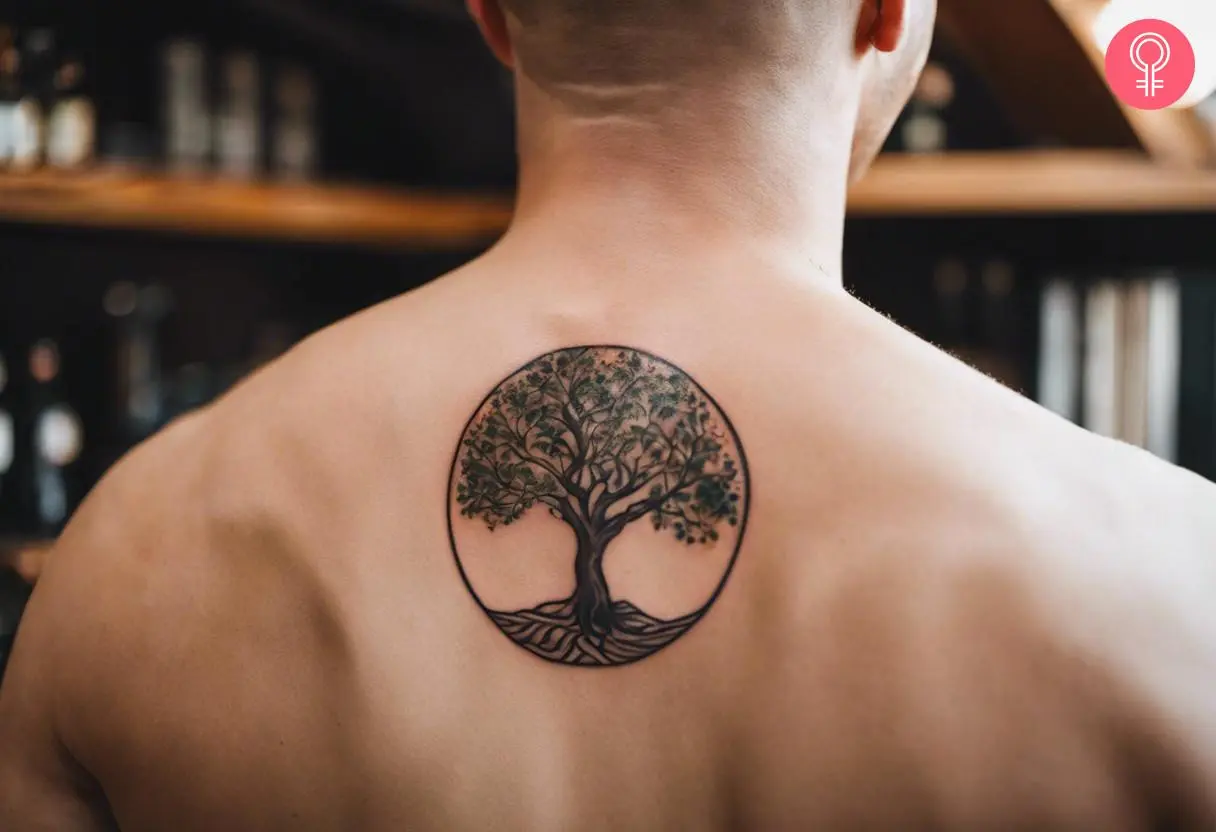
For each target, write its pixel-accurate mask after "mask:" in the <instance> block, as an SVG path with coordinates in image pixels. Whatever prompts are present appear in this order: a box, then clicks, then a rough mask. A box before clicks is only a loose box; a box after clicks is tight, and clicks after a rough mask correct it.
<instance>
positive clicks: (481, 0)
mask: <svg viewBox="0 0 1216 832" xmlns="http://www.w3.org/2000/svg"><path fill="white" fill-rule="evenodd" d="M886 2H890V0H886ZM468 4H469V14H471V15H473V19H474V20H476V21H477V26H478V27H479V28H480V29H481V36H482V37H483V38H485V40H486V43H487V44H489V46H490V51H491V52H493V53H494V56H495V57H496V58H498V60H500V61H502V62H503V64H505V65H506V67H507V69H514V68H515V51H514V50H513V49H512V48H511V34H510V32H509V31H508V29H507V15H506V12H504V11H503V10H502V5H501V4H500V3H499V0H468Z"/></svg>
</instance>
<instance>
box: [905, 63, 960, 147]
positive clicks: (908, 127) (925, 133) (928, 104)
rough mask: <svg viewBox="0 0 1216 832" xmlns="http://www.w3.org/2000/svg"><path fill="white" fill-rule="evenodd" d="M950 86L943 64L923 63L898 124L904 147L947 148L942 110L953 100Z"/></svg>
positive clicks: (945, 125)
mask: <svg viewBox="0 0 1216 832" xmlns="http://www.w3.org/2000/svg"><path fill="white" fill-rule="evenodd" d="M954 86H955V85H954V77H953V76H952V75H951V74H950V70H948V69H946V67H945V66H943V65H941V64H939V63H935V62H930V63H928V64H927V65H926V66H925V70H924V72H923V73H921V77H920V80H919V81H918V82H917V85H916V92H915V93H914V94H913V96H912V100H911V102H909V105H908V111H907V113H906V114H905V118H904V120H903V123H902V125H901V128H900V138H901V140H902V144H903V149H904V150H905V151H907V152H909V153H942V152H944V151H945V150H947V149H948V148H949V144H950V142H949V131H948V129H947V124H946V118H945V110H946V108H947V107H949V106H950V104H951V103H952V102H953V101H954Z"/></svg>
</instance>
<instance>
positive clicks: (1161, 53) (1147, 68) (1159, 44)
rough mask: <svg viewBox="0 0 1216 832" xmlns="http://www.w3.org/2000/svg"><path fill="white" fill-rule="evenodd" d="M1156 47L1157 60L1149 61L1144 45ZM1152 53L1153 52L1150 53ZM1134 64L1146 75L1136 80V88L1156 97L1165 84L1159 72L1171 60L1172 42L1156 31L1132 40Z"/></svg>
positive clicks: (1150, 96) (1151, 96)
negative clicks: (1158, 74) (1146, 57)
mask: <svg viewBox="0 0 1216 832" xmlns="http://www.w3.org/2000/svg"><path fill="white" fill-rule="evenodd" d="M1149 45H1152V46H1154V47H1156V50H1157V56H1156V60H1154V61H1152V62H1149V61H1146V60H1145V59H1144V55H1143V52H1144V47H1146V46H1149ZM1150 54H1151V53H1150ZM1131 59H1132V66H1134V67H1135V68H1136V69H1138V70H1140V71H1141V72H1143V73H1144V77H1143V78H1141V79H1140V80H1139V81H1137V82H1136V88H1137V89H1139V90H1141V91H1142V92H1143V93H1144V94H1145V95H1146V96H1148V97H1149V98H1156V97H1157V91H1158V90H1160V89H1161V88H1162V87H1164V86H1165V81H1163V80H1161V79H1160V78H1158V77H1157V73H1159V72H1160V71H1161V70H1163V69H1165V68H1166V67H1167V66H1168V65H1169V62H1170V44H1169V41H1167V40H1166V39H1165V38H1164V37H1162V36H1161V35H1159V34H1157V33H1156V32H1145V33H1144V34H1142V35H1140V36H1139V37H1138V38H1136V39H1135V40H1133V41H1132V47H1131Z"/></svg>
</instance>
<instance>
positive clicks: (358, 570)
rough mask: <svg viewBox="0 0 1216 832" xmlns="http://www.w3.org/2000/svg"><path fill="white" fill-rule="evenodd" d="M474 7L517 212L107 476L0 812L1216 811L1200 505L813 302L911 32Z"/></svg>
mask: <svg viewBox="0 0 1216 832" xmlns="http://www.w3.org/2000/svg"><path fill="white" fill-rule="evenodd" d="M470 6H471V7H472V8H473V10H474V13H475V14H476V16H477V17H478V20H479V22H480V23H481V25H482V27H483V29H484V30H485V32H486V35H487V39H488V40H489V42H490V44H491V46H492V47H493V48H494V50H495V52H496V53H497V54H498V55H499V56H500V57H501V58H503V60H504V61H506V62H507V63H508V64H511V63H513V62H514V61H515V57H516V52H517V51H518V53H519V55H520V56H521V61H520V63H521V68H520V69H518V71H517V73H516V79H517V85H516V89H517V94H518V100H519V109H520V114H521V117H520V126H521V138H520V148H521V156H522V157H523V165H522V172H521V185H520V198H519V209H518V211H517V216H516V221H515V223H514V224H513V227H512V229H511V231H510V232H509V233H508V234H507V236H506V238H505V239H504V240H503V241H502V242H501V243H500V244H499V245H498V246H496V247H495V248H494V249H493V250H492V251H490V252H489V253H488V254H487V255H486V256H484V257H483V258H481V259H479V260H478V261H476V262H474V263H472V264H470V265H469V266H467V267H465V268H464V269H461V270H460V271H458V272H456V273H454V274H452V275H448V276H446V277H444V278H441V279H440V280H439V281H437V282H435V283H433V284H431V285H429V286H427V287H426V288H424V289H422V290H419V291H417V292H414V293H412V294H410V295H408V296H406V297H403V298H400V299H398V300H395V301H392V302H390V303H388V304H385V305H382V306H380V307H377V308H375V309H373V310H370V311H368V312H365V313H363V314H361V315H359V316H358V317H356V318H353V319H351V320H349V321H347V322H345V323H342V324H340V325H338V326H336V327H333V328H331V329H329V330H327V331H325V332H323V333H321V334H319V335H318V336H315V337H314V338H312V339H310V340H309V341H307V342H306V343H304V344H303V345H301V346H300V347H298V348H297V349H296V350H294V351H292V352H291V353H290V354H289V355H288V356H286V357H285V358H283V359H282V360H280V361H278V362H277V363H275V364H274V365H272V366H271V367H269V368H268V369H266V370H265V371H263V372H261V373H259V374H258V375H257V376H255V377H254V378H252V379H251V380H249V381H248V382H247V383H245V384H243V385H242V386H240V387H239V388H238V389H237V390H235V391H233V392H232V393H231V394H230V395H228V396H227V397H226V398H224V399H223V400H222V401H221V402H219V403H218V404H217V405H215V406H214V407H211V408H209V409H207V410H206V411H204V412H202V413H199V414H197V415H195V416H191V417H189V418H187V419H183V420H182V421H180V422H178V423H177V424H175V425H173V426H172V427H171V428H169V429H168V430H167V431H166V432H165V433H164V434H163V435H161V436H159V437H157V438H156V439H154V440H153V441H151V442H149V443H147V444H146V445H144V446H142V447H140V448H139V449H137V450H136V451H135V452H133V453H132V454H131V456H130V457H129V458H128V459H126V460H124V461H123V462H122V463H121V464H120V465H119V466H117V467H116V469H115V470H114V471H112V472H111V473H110V474H109V475H108V476H107V477H106V479H105V480H104V482H103V483H102V484H101V485H100V486H99V487H98V488H97V489H96V491H95V493H94V494H93V495H92V496H91V497H90V498H89V500H88V501H87V503H86V505H85V506H84V507H83V508H82V509H81V511H80V512H79V513H78V515H77V516H76V517H75V518H74V519H73V521H72V523H71V525H70V527H69V529H68V530H67V532H66V533H65V534H64V536H63V538H62V540H61V541H59V543H58V545H57V546H56V549H55V551H54V552H53V553H52V555H51V556H50V558H49V559H48V563H47V566H46V569H45V572H44V574H43V576H42V578H41V580H40V582H39V586H38V589H37V591H36V592H35V597H34V599H33V601H32V603H31V605H30V607H29V610H28V614H27V617H26V621H25V623H24V624H23V628H22V632H21V634H20V636H19V638H18V641H17V645H16V650H15V653H14V655H13V658H12V663H11V665H10V668H9V677H8V678H7V679H6V681H5V685H4V689H3V692H2V693H0V749H2V750H0V829H4V830H9V829H14V830H21V832H25V831H26V830H33V831H34V832H39V830H53V832H76V830H80V832H91V830H96V829H106V828H111V827H112V826H113V825H114V824H115V823H116V824H117V826H118V828H121V829H122V830H124V832H141V831H143V830H147V831H148V832H154V831H156V830H165V829H172V830H182V832H192V830H198V831H199V832H211V830H226V831H227V830H231V832H247V831H248V830H289V829H290V830H298V829H303V830H353V829H358V830H368V832H378V831H379V830H386V831H387V830H399V829H411V830H427V829H435V830H463V829H484V828H495V829H521V830H523V829H527V830H566V829H572V828H584V829H645V830H650V829H698V830H716V829H721V830H727V829H791V828H824V829H872V828H890V829H908V828H938V829H958V830H971V829H991V828H1012V829H1060V830H1065V829H1068V830H1071V829H1079V830H1090V829H1128V830H1135V829H1150V828H1193V829H1203V828H1212V827H1213V826H1216V709H1213V708H1212V707H1211V705H1210V702H1209V699H1210V691H1211V690H1212V689H1213V685H1214V684H1216V603H1214V600H1216V566H1214V565H1213V561H1212V558H1213V556H1214V555H1216V511H1214V510H1213V509H1214V508H1216V489H1214V488H1213V487H1212V486H1210V485H1208V484H1205V483H1203V482H1201V481H1200V480H1199V479H1198V478H1196V477H1193V476H1191V475H1188V474H1185V473H1183V472H1181V471H1178V470H1176V469H1174V468H1172V467H1170V466H1168V465H1165V464H1164V463H1161V462H1159V461H1156V460H1154V459H1152V458H1150V457H1148V456H1147V455H1145V454H1143V453H1140V452H1137V451H1134V450H1132V449H1130V448H1128V447H1124V446H1121V445H1118V444H1115V443H1112V442H1108V441H1105V440H1101V439H1098V438H1096V437H1094V436H1091V435H1089V434H1087V433H1084V432H1083V431H1081V430H1079V429H1077V428H1076V427H1073V426H1071V425H1068V424H1066V423H1064V422H1063V421H1061V420H1059V419H1057V418H1055V417H1053V416H1051V415H1049V414H1047V413H1045V412H1044V411H1042V410H1041V409H1039V408H1038V407H1036V406H1034V405H1033V404H1031V403H1029V402H1028V401H1026V400H1024V399H1022V398H1020V397H1018V396H1017V395H1015V394H1013V393H1012V392H1009V391H1007V390H1005V389H1003V388H1001V387H1000V386H999V385H997V384H996V383H995V382H992V381H990V380H989V379H986V378H984V377H983V376H981V375H979V374H978V373H976V372H974V371H972V370H970V369H968V368H966V367H964V366H962V365H961V364H959V363H957V362H955V361H954V360H953V359H950V358H948V357H947V356H945V355H944V354H942V353H941V352H939V351H937V350H936V349H934V348H933V347H931V346H929V345H927V344H925V343H923V342H921V341H919V340H918V339H916V338H914V337H913V336H911V335H910V334H908V333H906V332H904V331H903V330H901V329H899V328H898V327H897V326H895V325H894V324H892V323H891V322H889V321H887V320H886V319H885V318H883V317H882V316H880V315H878V314H876V313H874V312H873V311H871V310H869V309H867V308H865V307H864V306H863V305H861V304H860V303H858V302H857V301H855V300H853V299H852V298H850V297H849V296H848V295H847V294H846V293H845V292H844V291H843V290H842V289H841V288H840V285H841V280H840V266H839V260H840V239H841V229H842V227H843V223H844V190H845V183H846V181H847V179H848V174H849V172H850V171H852V172H854V173H856V172H858V171H860V170H863V169H864V168H865V166H866V164H868V161H869V158H870V157H872V155H873V153H874V152H876V151H877V148H878V147H880V146H881V143H882V137H883V136H884V135H885V132H886V131H887V130H888V129H889V127H890V124H891V123H892V121H893V120H894V117H895V114H896V113H897V112H898V110H899V108H900V107H901V106H902V103H903V101H906V98H907V94H908V92H909V91H910V89H911V84H912V80H913V79H914V78H915V75H916V72H917V71H918V70H919V68H920V66H921V65H923V62H924V56H925V54H926V52H927V48H928V39H929V35H930V33H931V31H932V3H931V2H930V1H929V0H908V2H906V3H896V2H888V3H882V4H879V3H877V2H875V0H857V2H855V3H852V4H850V3H835V2H833V3H821V2H818V0H789V2H784V3H782V4H781V8H782V9H783V10H784V14H778V15H773V14H770V13H768V11H767V10H770V9H771V7H772V4H745V3H737V2H733V1H731V2H727V0H700V11H701V13H700V14H699V15H693V16H689V15H687V14H686V13H685V12H686V10H687V9H693V8H695V7H697V4H696V3H686V2H680V3H675V2H671V0H651V1H650V2H648V3H646V4H613V3H603V4H586V3H577V2H574V3H569V2H565V0H503V1H502V2H501V3H500V2H498V0H471V3H470ZM698 27H699V28H698ZM690 29H691V30H695V32H694V33H699V34H700V37H689V33H688V31H687V30H690ZM677 35H678V37H677ZM621 38H625V39H626V40H628V41H629V44H628V47H629V48H628V49H625V48H622V42H621ZM684 41H689V42H691V43H693V44H694V46H695V48H694V49H692V50H689V49H688V48H686V47H685V46H683V45H682V43H683V42H684ZM673 61H674V62H676V63H675V64H673V63H672V62H673ZM892 279H899V276H898V275H893V276H892ZM508 521H509V522H508ZM491 529H493V530H491Z"/></svg>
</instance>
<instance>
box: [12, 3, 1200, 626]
mask: <svg viewBox="0 0 1216 832" xmlns="http://www.w3.org/2000/svg"><path fill="white" fill-rule="evenodd" d="M941 5H942V14H941V24H940V32H939V37H938V41H937V47H936V49H935V52H934V55H933V58H932V61H931V63H930V66H929V68H928V70H927V71H926V73H925V76H924V78H923V79H922V83H921V85H920V89H919V91H918V93H917V96H916V98H915V100H914V101H913V102H912V103H911V104H910V106H909V107H908V109H907V111H906V112H905V114H904V116H903V118H902V120H901V122H900V124H899V125H898V127H897V128H896V130H895V132H894V134H893V135H892V137H891V139H890V142H889V145H888V147H887V152H886V153H885V154H884V156H883V157H882V159H881V160H880V162H879V164H878V165H877V166H876V168H875V170H874V171H873V173H872V174H871V175H870V176H869V177H868V178H867V179H866V180H865V181H864V182H863V183H861V184H860V185H859V186H858V187H857V189H856V191H855V192H854V194H853V195H852V199H851V204H850V213H851V218H850V223H849V228H848V237H847V243H846V276H847V280H848V282H849V288H850V289H851V290H852V291H853V292H854V293H856V294H857V295H858V296H859V297H861V298H862V299H864V300H865V301H867V302H869V303H870V304H872V305H874V306H875V307H877V308H878V309H880V310H882V311H883V312H885V313H887V314H889V315H890V316H891V317H892V318H894V319H895V320H897V321H899V322H900V323H902V324H903V325H905V326H907V327H908V328H910V329H911V330H913V331H915V332H917V333H918V334H920V335H922V336H923V337H925V338H927V339H929V340H931V341H933V342H935V343H937V344H939V345H941V346H942V347H944V348H946V349H948V350H950V351H952V352H954V353H955V354H957V355H958V356H960V357H961V358H963V359H964V360H966V361H968V362H969V363H971V364H973V365H974V366H976V367H978V368H979V369H981V370H983V371H984V372H986V373H989V374H991V375H992V376H994V377H995V378H997V379H999V380H1000V381H1001V382H1003V383H1004V384H1006V385H1008V386H1009V387H1011V388H1013V389H1014V390H1017V391H1019V392H1021V393H1023V394H1024V395H1026V396H1029V397H1032V398H1035V399H1037V400H1039V401H1040V402H1042V403H1043V404H1044V405H1046V406H1048V407H1050V408H1051V409H1053V410H1055V411H1057V412H1059V413H1060V414H1062V415H1063V416H1065V417H1067V418H1069V419H1072V420H1075V421H1076V422H1078V423H1080V424H1082V425H1084V426H1086V427H1088V428H1090V429H1091V430H1094V431H1097V432H1100V433H1103V434H1106V435H1109V436H1113V437H1117V438H1120V439H1123V440H1125V441H1127V442H1131V443H1134V444H1137V445H1141V446H1143V447H1145V448H1148V449H1149V450H1151V451H1152V452H1153V453H1156V454H1159V455H1160V456H1162V457H1165V458H1167V459H1170V460H1173V461H1176V462H1177V463H1179V464H1181V465H1183V466H1186V467H1187V468H1190V469H1192V470H1194V471H1196V472H1198V473H1200V474H1202V475H1204V476H1207V477H1209V478H1216V221H1214V220H1216V172H1212V170H1211V169H1212V168H1213V165H1214V164H1216V150H1214V148H1216V107H1213V106H1212V104H1213V102H1203V103H1201V104H1200V105H1198V106H1196V107H1193V108H1190V109H1177V110H1169V111H1163V112H1157V113H1145V112H1137V111H1130V110H1127V109H1125V108H1123V107H1121V106H1120V105H1119V104H1118V103H1117V102H1116V101H1115V100H1114V99H1113V97H1112V96H1111V94H1110V92H1109V90H1108V89H1107V87H1106V85H1105V83H1104V82H1103V80H1102V74H1101V72H1100V69H1099V67H1100V65H1101V53H1100V50H1098V48H1097V45H1096V42H1095V40H1094V34H1093V33H1094V31H1095V26H1096V25H1097V24H1096V20H1097V18H1098V16H1099V15H1100V14H1101V11H1102V7H1103V2H1102V0H1005V2H1001V3H994V2H992V0H941ZM513 187H514V148H513V123H512V102H511V88H510V83H509V79H508V77H507V76H506V75H505V73H504V72H503V71H502V70H500V68H499V67H497V65H496V64H495V63H494V62H493V60H492V59H491V57H490V56H489V54H488V52H487V51H486V50H485V49H483V47H482V45H481V43H480V41H479V38H478V35H477V32H476V30H475V28H474V27H473V25H472V24H471V23H470V22H469V21H468V20H467V19H466V17H465V14H464V8H463V2H462V0H341V2H339V0H209V2H205V3H192V4H169V3H163V2H152V0H106V2H104V3H103V2H101V0H24V2H20V1H19V0H0V552H4V553H7V554H2V555H0V561H4V560H5V559H7V562H8V563H9V564H10V565H15V566H17V567H18V569H20V570H21V571H23V572H24V573H26V574H27V575H32V574H33V573H34V572H36V569H37V567H36V562H35V561H32V560H30V558H31V557H33V556H32V555H31V554H30V553H31V552H32V551H35V550H34V549H31V548H29V545H30V544H33V543H37V542H38V541H45V540H49V539H53V537H54V536H55V535H56V534H57V533H58V531H59V530H60V528H61V527H62V525H63V523H64V522H65V520H66V519H67V517H68V516H69V515H70V514H71V512H72V510H73V509H74V507H75V506H76V505H77V504H78V502H79V501H80V499H81V498H82V497H83V495H84V494H86V493H87V491H88V490H89V489H90V488H91V487H92V486H93V484H94V483H95V482H96V481H97V479H98V478H99V476H100V475H101V474H102V473H103V472H104V471H105V470H106V468H108V467H109V466H110V465H111V464H112V463H113V462H114V461H115V460H116V459H117V458H118V457H120V456H121V455H122V454H123V453H124V452H125V451H126V450H127V449H129V448H130V447H131V446H132V445H133V444H134V443H137V442H139V441H141V440H142V439H144V438H146V437H148V436H150V435H151V434H153V433H155V432H156V431H157V430H159V429H160V428H161V427H162V426H163V425H164V424H165V423H166V422H167V421H169V420H171V419H173V418H174V417H176V416H178V415H179V414H181V413H184V412H186V411H189V410H191V409H192V408H196V407H199V406H200V405H203V404H205V403H206V402H208V401H210V400H212V399H213V398H214V397H215V396H217V395H220V394H221V393H222V392H223V391H224V390H225V389H227V388H228V387H230V386H231V385H232V384H233V383H235V382H236V381H238V380H239V379H240V378H242V377H243V376H244V375H246V374H247V373H249V372H250V371H252V370H253V369H255V368H256V367H258V366H260V365H261V364H263V363H265V362H266V361H269V360H271V359H272V358H274V357H275V356H276V355H278V354H280V353H281V352H282V351H284V350H286V349H288V348H289V347H290V346H291V345H292V344H293V343H294V342H296V341H297V340H299V339H300V338H302V337H304V336H305V335H307V334H308V333H310V332H312V331H315V330H316V329H317V328H319V327H322V326H325V325H326V324H329V323H331V322H333V321H336V320H338V319H340V318H342V317H344V316H346V315H348V314H350V313H352V312H354V311H356V310H358V309H360V308H362V307H365V306H367V305H370V304H373V303H375V302H378V301H380V300H382V299H385V298H388V297H390V296H392V295H395V294H398V293H400V292H403V291H406V290H409V289H411V288H414V287H417V286H419V285H421V284H423V283H425V282H427V281H428V280H431V279H433V278H435V277H437V276H438V275H440V274H442V273H443V272H445V271H447V270H449V269H451V268H453V267H455V266H457V265H459V264H460V263H462V262H463V261H465V260H467V259H469V258H471V257H473V256H475V255H476V254H477V253H479V252H480V251H482V250H484V248H485V247H487V246H488V245H490V244H492V243H493V241H494V240H495V238H496V237H497V236H498V235H499V234H500V233H501V232H502V230H503V228H504V227H505V225H506V223H507V222H508V220H509V218H510V209H511V194H512V190H513ZM808 360H812V359H811V358H810V357H808ZM998 440H999V437H994V441H998ZM23 553H24V554H23ZM0 606H2V605H0ZM0 629H2V627H0Z"/></svg>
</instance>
